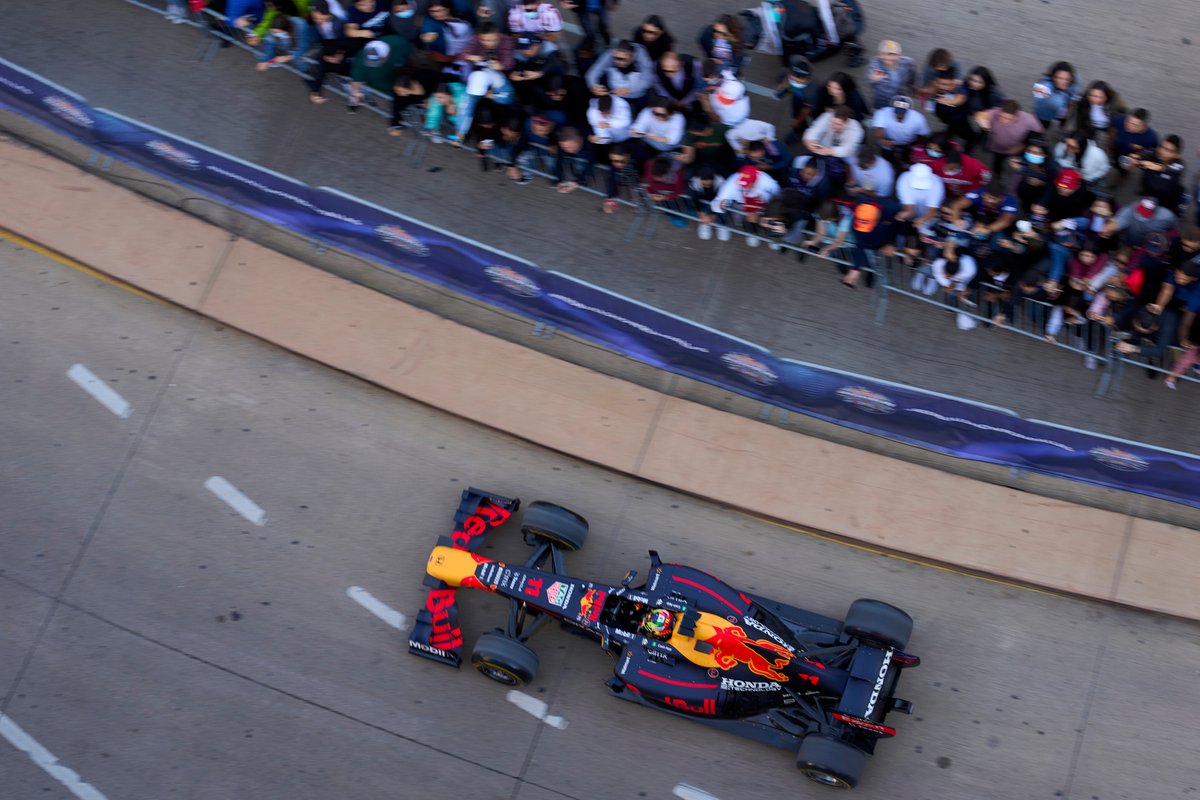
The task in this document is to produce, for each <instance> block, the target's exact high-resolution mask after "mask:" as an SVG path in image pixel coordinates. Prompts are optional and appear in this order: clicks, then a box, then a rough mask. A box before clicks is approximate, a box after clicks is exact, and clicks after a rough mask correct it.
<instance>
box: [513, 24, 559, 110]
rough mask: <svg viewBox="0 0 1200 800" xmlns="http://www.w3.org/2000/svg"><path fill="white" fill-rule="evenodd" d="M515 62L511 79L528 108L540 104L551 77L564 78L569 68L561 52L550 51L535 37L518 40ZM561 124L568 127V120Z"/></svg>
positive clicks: (524, 105) (519, 100)
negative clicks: (566, 124) (564, 62)
mask: <svg viewBox="0 0 1200 800" xmlns="http://www.w3.org/2000/svg"><path fill="white" fill-rule="evenodd" d="M513 59H514V63H513V70H512V72H511V73H509V76H508V77H509V80H511V81H512V82H513V86H515V87H516V89H517V102H519V103H520V104H521V105H522V107H525V108H533V107H534V106H535V105H537V104H538V102H539V99H540V96H541V95H542V93H544V92H545V90H546V87H547V86H548V85H549V78H551V77H555V76H557V77H559V78H561V77H562V75H563V74H564V73H565V72H566V69H567V68H566V65H565V64H563V61H562V57H561V56H560V55H559V53H558V51H557V50H550V51H549V52H546V50H545V49H544V47H543V43H542V40H541V38H540V37H538V36H533V35H531V34H522V35H521V36H518V37H517V40H516V45H515V47H514V49H513ZM560 123H562V124H565V123H566V119H562V120H560Z"/></svg>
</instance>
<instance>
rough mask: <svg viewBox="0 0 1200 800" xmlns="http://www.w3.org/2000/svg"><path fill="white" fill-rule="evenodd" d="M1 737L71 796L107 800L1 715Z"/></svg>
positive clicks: (81, 799)
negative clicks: (56, 781)
mask: <svg viewBox="0 0 1200 800" xmlns="http://www.w3.org/2000/svg"><path fill="white" fill-rule="evenodd" d="M0 736H3V737H4V738H5V739H7V740H8V742H9V744H11V745H12V746H13V747H15V748H17V749H18V750H21V751H23V752H25V753H27V754H28V755H29V758H30V759H32V760H33V763H35V764H37V765H38V766H39V767H41V768H42V769H44V770H45V771H46V772H47V773H49V774H50V775H51V776H52V777H54V778H55V779H56V780H58V782H59V783H61V784H62V785H63V786H65V787H67V790H68V791H70V792H71V794H73V795H75V796H76V797H78V798H80V800H105V797H104V795H102V794H101V793H100V792H99V791H98V790H97V789H96V787H95V786H92V785H91V784H90V783H84V782H83V781H81V780H80V779H79V773H77V772H76V771H75V770H73V769H70V768H69V767H64V766H63V765H62V764H60V763H58V759H57V758H55V757H54V754H53V753H51V752H50V751H49V750H47V749H46V748H44V747H42V746H41V745H40V744H38V743H37V740H35V739H34V738H33V737H32V736H30V735H29V734H28V733H26V732H25V731H23V730H21V726H20V725H18V724H17V723H15V722H13V721H12V717H8V716H4V715H2V714H0Z"/></svg>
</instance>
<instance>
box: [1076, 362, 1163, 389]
mask: <svg viewBox="0 0 1200 800" xmlns="http://www.w3.org/2000/svg"><path fill="white" fill-rule="evenodd" d="M1083 365H1084V366H1085V367H1087V368H1088V369H1095V368H1096V367H1097V366H1099V365H1100V362H1099V361H1097V360H1096V357H1095V356H1084V358H1083ZM1172 388H1174V387H1172Z"/></svg>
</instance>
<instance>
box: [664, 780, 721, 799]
mask: <svg viewBox="0 0 1200 800" xmlns="http://www.w3.org/2000/svg"><path fill="white" fill-rule="evenodd" d="M671 794H673V795H675V796H676V797H678V798H679V800H717V798H716V797H714V796H713V795H711V794H709V793H708V792H706V791H704V790H703V789H697V788H696V787H695V786H688V785H687V784H686V783H680V784H676V786H675V788H674V789H672V790H671Z"/></svg>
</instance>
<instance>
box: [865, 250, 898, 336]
mask: <svg viewBox="0 0 1200 800" xmlns="http://www.w3.org/2000/svg"><path fill="white" fill-rule="evenodd" d="M868 255H869V257H870V259H871V263H872V265H873V266H874V267H875V292H876V293H877V294H878V296H879V301H878V302H877V303H876V304H875V324H876V325H882V324H883V320H884V318H885V317H887V304H888V290H889V289H890V288H891V272H892V264H893V262H894V256H884V257H883V258H880V256H879V253H878V252H875V251H868Z"/></svg>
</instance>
